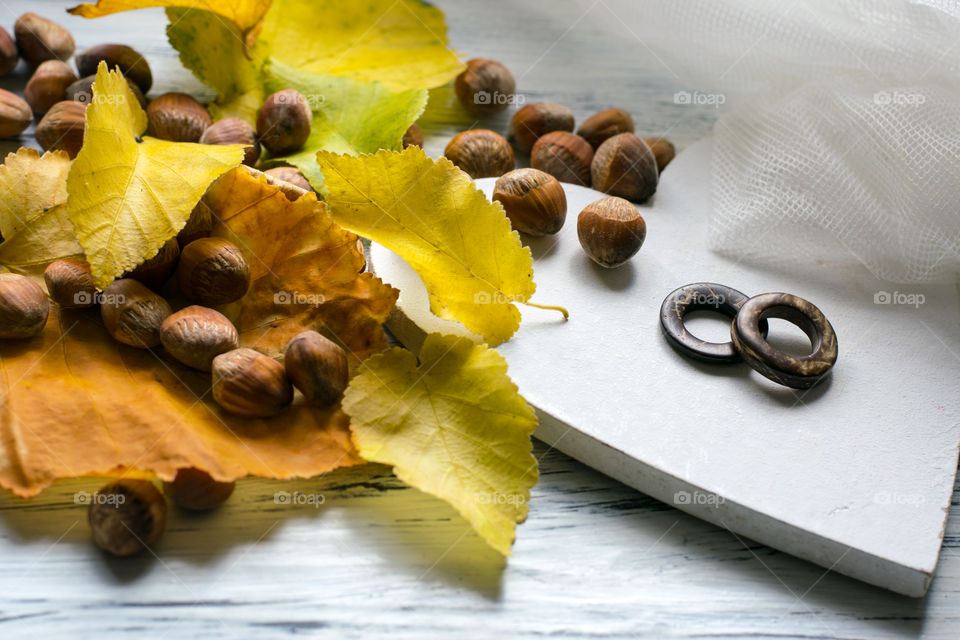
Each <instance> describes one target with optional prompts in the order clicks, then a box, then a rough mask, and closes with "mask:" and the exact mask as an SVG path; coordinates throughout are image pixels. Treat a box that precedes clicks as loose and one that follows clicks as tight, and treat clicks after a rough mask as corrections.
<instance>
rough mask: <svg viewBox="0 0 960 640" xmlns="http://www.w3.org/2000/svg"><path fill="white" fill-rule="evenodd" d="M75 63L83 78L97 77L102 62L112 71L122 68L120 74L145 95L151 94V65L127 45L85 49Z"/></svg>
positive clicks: (105, 45) (108, 45) (100, 45)
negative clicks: (98, 67)
mask: <svg viewBox="0 0 960 640" xmlns="http://www.w3.org/2000/svg"><path fill="white" fill-rule="evenodd" d="M74 62H76V64H77V70H78V71H79V72H80V75H81V76H89V75H95V74H96V73H97V66H98V65H99V64H100V62H106V63H107V66H108V67H109V68H110V69H111V70H113V69H115V68H116V67H120V72H121V73H122V74H123V75H124V76H125V77H126V78H127V79H128V80H132V81H133V82H134V83H135V84H136V85H137V87H139V89H140V90H141V91H142V92H143V93H147V92H149V91H150V87H152V86H153V74H152V73H151V72H150V65H149V64H147V61H146V60H145V59H144V57H143V56H142V55H140V53H139V52H138V51H137V50H136V49H133V48H132V47H128V46H127V45H125V44H99V45H97V46H95V47H90V48H89V49H84V50H83V51H81V52H80V53H78V54H77V57H76V58H75V59H74Z"/></svg>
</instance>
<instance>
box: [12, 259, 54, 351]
mask: <svg viewBox="0 0 960 640" xmlns="http://www.w3.org/2000/svg"><path fill="white" fill-rule="evenodd" d="M49 314H50V301H49V300H48V299H47V294H46V293H44V291H43V288H42V287H41V286H40V285H38V284H37V283H36V282H34V281H33V280H31V279H30V278H28V277H26V276H21V275H19V274H16V273H0V339H5V340H16V339H20V338H30V337H32V336H35V335H37V334H38V333H40V332H41V331H43V327H44V325H46V324H47V316H48V315H49Z"/></svg>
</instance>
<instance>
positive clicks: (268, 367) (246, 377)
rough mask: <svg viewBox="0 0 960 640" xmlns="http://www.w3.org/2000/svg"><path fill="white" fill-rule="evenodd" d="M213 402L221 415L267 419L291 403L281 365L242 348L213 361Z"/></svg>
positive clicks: (289, 386) (289, 388)
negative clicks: (217, 406) (221, 412)
mask: <svg viewBox="0 0 960 640" xmlns="http://www.w3.org/2000/svg"><path fill="white" fill-rule="evenodd" d="M212 371H213V399H214V400H216V402H217V404H219V405H220V407H221V408H223V410H224V411H227V412H228V413H232V414H234V415H238V416H242V417H245V418H267V417H270V416H275V415H277V414H278V413H280V412H281V411H282V410H283V408H284V407H286V406H287V405H288V404H290V403H291V402H293V387H292V386H291V385H290V381H289V380H287V375H286V373H284V370H283V365H282V364H280V363H279V362H277V361H276V360H274V359H273V358H271V357H269V356H265V355H264V354H262V353H260V352H258V351H254V350H253V349H247V348H245V347H243V348H240V349H234V350H233V351H228V352H226V353H222V354H220V355H218V356H217V357H216V358H214V359H213V367H212Z"/></svg>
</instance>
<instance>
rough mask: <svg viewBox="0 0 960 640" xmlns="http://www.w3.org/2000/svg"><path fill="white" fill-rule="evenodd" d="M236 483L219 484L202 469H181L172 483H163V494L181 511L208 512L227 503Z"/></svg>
mask: <svg viewBox="0 0 960 640" xmlns="http://www.w3.org/2000/svg"><path fill="white" fill-rule="evenodd" d="M235 486H236V483H235V482H218V481H217V480H214V479H213V478H212V477H210V474H209V473H207V472H206V471H200V469H194V468H192V467H191V468H189V469H179V470H177V475H176V476H174V478H173V481H172V482H164V483H163V492H164V493H165V494H167V497H169V498H170V500H171V501H172V502H173V504H175V505H177V506H178V507H180V508H181V509H188V510H190V511H207V510H209V509H215V508H216V507H219V506H220V505H221V504H223V503H224V502H226V501H227V498H229V497H230V495H231V494H232V493H233V488H234V487H235Z"/></svg>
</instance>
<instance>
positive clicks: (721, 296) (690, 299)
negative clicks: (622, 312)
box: [660, 282, 767, 363]
mask: <svg viewBox="0 0 960 640" xmlns="http://www.w3.org/2000/svg"><path fill="white" fill-rule="evenodd" d="M746 301H747V296H746V294H744V293H741V292H740V291H737V290H736V289H731V288H730V287H726V286H724V285H722V284H714V283H712V282H696V283H694V284H688V285H686V286H683V287H680V288H679V289H676V290H674V291H672V292H671V293H670V295H668V296H667V297H666V298H664V300H663V304H662V305H660V328H661V329H663V335H664V336H666V338H667V341H668V342H669V343H670V344H671V346H673V347H674V348H675V349H676V350H677V351H679V352H680V353H682V354H684V355H686V356H689V357H691V358H694V359H696V360H701V361H703V362H713V363H725V362H740V360H741V356H740V354H739V353H738V352H737V350H736V349H735V348H734V345H733V343H732V342H707V341H706V340H701V339H700V338H698V337H697V336H695V335H693V334H692V333H690V332H689V331H687V327H686V325H684V317H685V316H686V315H687V314H688V313H690V312H691V311H714V312H716V313H720V314H723V315H725V316H727V317H728V318H735V317H736V316H737V312H738V311H739V310H740V307H741V306H742V305H743V304H744V303H745V302H746ZM760 331H761V332H762V333H763V335H767V323H766V321H763V324H762V326H761V327H760Z"/></svg>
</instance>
